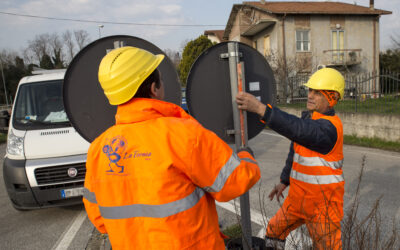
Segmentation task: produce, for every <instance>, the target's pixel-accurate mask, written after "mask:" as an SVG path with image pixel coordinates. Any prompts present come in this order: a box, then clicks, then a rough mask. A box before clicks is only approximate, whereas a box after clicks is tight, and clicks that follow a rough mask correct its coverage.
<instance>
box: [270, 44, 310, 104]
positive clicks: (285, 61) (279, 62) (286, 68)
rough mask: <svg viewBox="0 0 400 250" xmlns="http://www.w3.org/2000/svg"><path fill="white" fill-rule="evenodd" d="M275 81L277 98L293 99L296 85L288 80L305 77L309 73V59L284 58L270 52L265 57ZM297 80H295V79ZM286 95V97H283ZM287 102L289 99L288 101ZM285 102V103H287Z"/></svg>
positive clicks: (296, 89)
mask: <svg viewBox="0 0 400 250" xmlns="http://www.w3.org/2000/svg"><path fill="white" fill-rule="evenodd" d="M266 59H267V61H268V63H269V64H270V66H271V68H272V71H273V72H274V76H275V80H276V90H277V92H278V95H279V97H280V98H281V97H283V98H284V99H285V98H289V97H290V98H291V99H293V94H294V93H295V92H296V91H299V89H298V84H296V83H295V82H294V81H291V80H290V77H295V76H299V75H300V76H301V75H307V74H309V73H311V70H312V63H311V57H310V58H308V57H302V56H297V57H289V56H287V57H286V58H284V57H283V56H282V55H281V54H279V53H276V52H274V51H272V52H271V53H270V55H268V56H266ZM296 79H297V78H296ZM285 94H286V96H284V95H285ZM288 100H289V99H288ZM288 100H285V101H288Z"/></svg>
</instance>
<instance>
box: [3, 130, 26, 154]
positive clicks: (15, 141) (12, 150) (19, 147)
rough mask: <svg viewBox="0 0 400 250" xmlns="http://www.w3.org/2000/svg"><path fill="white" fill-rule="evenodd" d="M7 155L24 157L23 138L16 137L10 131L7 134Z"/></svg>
mask: <svg viewBox="0 0 400 250" xmlns="http://www.w3.org/2000/svg"><path fill="white" fill-rule="evenodd" d="M7 153H8V154H10V155H18V156H24V137H20V136H16V135H15V134H14V133H13V131H12V130H10V133H8V138H7Z"/></svg>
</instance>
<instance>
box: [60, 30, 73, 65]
mask: <svg viewBox="0 0 400 250" xmlns="http://www.w3.org/2000/svg"><path fill="white" fill-rule="evenodd" d="M62 38H63V40H64V45H65V47H66V48H67V55H68V57H69V58H68V59H69V61H71V60H72V58H74V54H75V53H74V49H75V44H74V41H73V39H72V33H71V31H69V30H67V31H65V32H64V33H63V34H62Z"/></svg>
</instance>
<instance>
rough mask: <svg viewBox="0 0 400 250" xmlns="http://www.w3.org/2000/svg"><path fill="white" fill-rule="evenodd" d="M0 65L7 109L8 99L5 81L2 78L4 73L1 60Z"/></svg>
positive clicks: (1, 60)
mask: <svg viewBox="0 0 400 250" xmlns="http://www.w3.org/2000/svg"><path fill="white" fill-rule="evenodd" d="M0 65H1V76H2V77H3V86H4V96H5V97H6V105H7V107H8V97H7V89H6V80H5V78H4V71H3V59H2V58H0Z"/></svg>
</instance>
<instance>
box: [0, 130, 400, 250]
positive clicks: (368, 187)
mask: <svg viewBox="0 0 400 250" xmlns="http://www.w3.org/2000/svg"><path fill="white" fill-rule="evenodd" d="M289 144H290V142H289V141H288V140H287V139H286V138H283V137H281V136H279V135H277V134H276V133H274V132H272V131H269V130H265V131H263V132H261V134H260V135H258V136H257V137H256V138H254V139H252V140H250V142H249V145H250V146H251V147H252V149H253V151H254V153H255V156H256V159H257V161H258V162H259V165H260V166H261V175H262V180H261V181H260V182H259V183H258V184H256V186H255V187H254V188H253V189H252V190H251V191H250V207H251V209H252V213H251V216H252V221H253V223H252V229H253V235H256V234H257V233H259V231H261V230H262V228H263V227H264V226H263V224H264V222H263V221H264V220H263V218H262V217H264V218H268V217H272V216H273V215H274V214H275V212H276V211H277V209H278V208H279V204H278V203H277V202H276V201H272V202H271V201H269V200H267V199H265V197H266V196H267V195H268V193H269V191H270V190H271V189H272V188H273V186H274V185H275V184H276V183H278V181H279V175H280V172H281V169H282V167H283V164H284V162H285V160H286V156H287V153H288V147H289ZM4 154H5V144H1V145H0V155H4ZM364 155H365V156H366V164H365V170H364V175H363V178H362V182H361V186H360V199H359V200H360V206H359V218H363V217H364V216H366V215H367V214H368V213H369V211H370V209H371V207H372V205H373V204H374V202H375V201H376V199H377V198H378V197H380V196H381V195H383V196H382V199H381V202H380V215H381V220H382V224H381V225H382V231H383V234H386V233H388V232H389V231H390V229H391V227H392V225H393V223H395V224H396V225H397V226H398V227H399V225H400V193H399V191H400V181H399V180H400V179H399V177H400V154H399V153H393V152H388V151H381V150H376V149H368V148H362V147H355V146H346V145H345V146H344V157H345V163H344V174H345V179H346V194H345V209H346V210H348V208H349V207H350V204H351V202H352V200H353V198H354V193H355V190H356V186H357V183H358V176H359V172H360V168H361V159H362V157H363V156H364ZM2 161H3V159H1V161H0V164H1V166H2V165H3V162H2ZM2 174H3V171H0V249H1V250H3V249H7V250H8V249H18V250H24V249H30V250H31V249H57V250H58V249H85V247H86V246H87V245H88V242H89V240H90V238H91V237H92V232H93V226H92V225H91V223H90V221H89V220H88V219H87V217H86V214H85V212H84V209H83V206H73V207H64V208H49V209H39V210H32V211H24V212H20V211H17V210H15V209H14V208H13V207H12V206H11V203H10V202H9V200H8V196H7V193H6V190H5V187H4V182H3V177H2ZM285 194H287V191H286V192H285ZM263 197H264V198H263ZM260 200H261V201H260ZM262 200H264V201H262ZM232 204H233V202H231V203H222V204H219V205H218V213H219V215H220V224H221V226H222V227H223V228H225V227H227V226H229V225H231V224H234V223H237V221H238V220H237V216H236V215H235V213H234V212H232V211H235V209H234V206H233V205H232ZM260 204H261V205H260ZM236 208H237V206H236ZM383 236H384V235H383ZM92 243H93V242H92ZM94 245H96V244H94Z"/></svg>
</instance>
